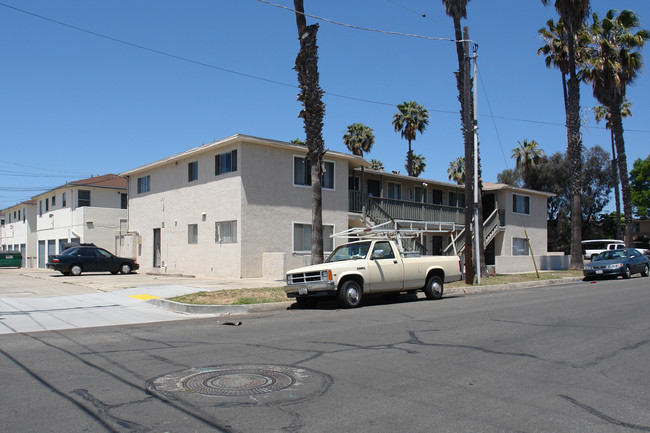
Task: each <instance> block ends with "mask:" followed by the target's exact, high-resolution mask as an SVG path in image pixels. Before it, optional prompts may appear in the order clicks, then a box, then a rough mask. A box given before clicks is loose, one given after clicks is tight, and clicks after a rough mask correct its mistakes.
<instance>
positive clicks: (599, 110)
mask: <svg viewBox="0 0 650 433" xmlns="http://www.w3.org/2000/svg"><path fill="white" fill-rule="evenodd" d="M631 107H632V103H631V102H629V101H627V100H626V101H625V102H623V105H621V117H622V118H626V117H628V116H632V110H631V109H630V108H631ZM594 115H595V117H596V123H600V121H601V120H603V119H605V120H606V123H605V128H607V129H609V132H610V136H611V141H612V178H613V179H614V200H616V239H620V238H621V191H620V187H619V185H620V182H619V176H618V160H617V158H616V144H615V141H614V130H613V129H612V116H611V114H610V112H609V109H608V108H607V107H605V106H604V105H599V106H597V107H594Z"/></svg>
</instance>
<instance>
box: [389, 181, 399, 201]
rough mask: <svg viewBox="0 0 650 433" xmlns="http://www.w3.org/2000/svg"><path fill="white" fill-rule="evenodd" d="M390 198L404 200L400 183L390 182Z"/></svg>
mask: <svg viewBox="0 0 650 433" xmlns="http://www.w3.org/2000/svg"><path fill="white" fill-rule="evenodd" d="M387 189H388V191H387V194H388V198H394V199H396V200H401V199H402V185H400V184H399V183H393V182H388V188H387Z"/></svg>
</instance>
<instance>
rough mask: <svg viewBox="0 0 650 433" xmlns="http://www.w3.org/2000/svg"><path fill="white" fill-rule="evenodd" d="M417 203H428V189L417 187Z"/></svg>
mask: <svg viewBox="0 0 650 433" xmlns="http://www.w3.org/2000/svg"><path fill="white" fill-rule="evenodd" d="M415 201H416V202H418V203H426V202H427V190H426V188H422V187H420V186H416V187H415Z"/></svg>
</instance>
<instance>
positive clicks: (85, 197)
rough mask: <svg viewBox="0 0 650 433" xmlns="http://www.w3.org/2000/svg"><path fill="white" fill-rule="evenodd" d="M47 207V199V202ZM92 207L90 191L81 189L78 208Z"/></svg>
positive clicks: (78, 195) (78, 194) (78, 193)
mask: <svg viewBox="0 0 650 433" xmlns="http://www.w3.org/2000/svg"><path fill="white" fill-rule="evenodd" d="M45 204H46V207H47V199H46V200H45ZM84 206H90V191H88V190H86V189H80V190H79V191H78V192H77V207H84Z"/></svg>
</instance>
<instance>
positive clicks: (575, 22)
mask: <svg viewBox="0 0 650 433" xmlns="http://www.w3.org/2000/svg"><path fill="white" fill-rule="evenodd" d="M550 2H551V0H542V3H543V4H544V5H545V6H547V5H549V4H550ZM589 8H590V5H589V0H555V10H556V11H557V12H558V14H559V15H560V17H561V18H562V21H563V23H564V29H565V33H566V41H567V43H566V45H567V48H568V72H569V81H568V83H567V102H566V124H567V142H568V145H567V156H568V159H569V164H570V178H569V185H570V190H571V268H573V269H582V265H583V261H582V203H581V196H580V192H581V191H582V184H581V178H580V176H581V173H582V138H581V137H580V82H579V80H578V76H577V73H576V35H577V34H578V30H579V29H580V28H581V27H582V26H583V23H584V21H585V19H586V18H587V15H588V14H589Z"/></svg>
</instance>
